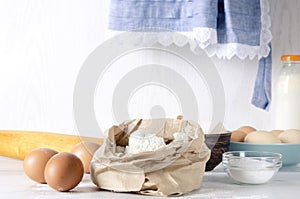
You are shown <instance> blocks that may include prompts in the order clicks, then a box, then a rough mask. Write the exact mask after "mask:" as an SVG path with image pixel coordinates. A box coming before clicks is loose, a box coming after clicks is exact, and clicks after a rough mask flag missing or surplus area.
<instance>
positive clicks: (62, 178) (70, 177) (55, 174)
mask: <svg viewBox="0 0 300 199" xmlns="http://www.w3.org/2000/svg"><path fill="white" fill-rule="evenodd" d="M82 177H83V165H82V163H81V160H80V159H79V158H78V157H77V156H76V155H74V154H72V153H68V152H63V153H58V154H56V155H54V156H53V157H52V158H51V159H50V160H49V161H48V163H47V165H46V168H45V179H46V182H47V183H48V185H49V186H50V187H52V188H53V189H55V190H57V191H69V190H71V189H73V188H74V187H76V186H77V185H78V184H79V183H80V181H81V180H82Z"/></svg>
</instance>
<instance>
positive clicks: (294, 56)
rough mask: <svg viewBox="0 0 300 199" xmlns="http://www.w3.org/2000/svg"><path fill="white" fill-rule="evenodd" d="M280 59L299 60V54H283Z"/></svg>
mask: <svg viewBox="0 0 300 199" xmlns="http://www.w3.org/2000/svg"><path fill="white" fill-rule="evenodd" d="M281 61H300V55H283V56H282V57H281Z"/></svg>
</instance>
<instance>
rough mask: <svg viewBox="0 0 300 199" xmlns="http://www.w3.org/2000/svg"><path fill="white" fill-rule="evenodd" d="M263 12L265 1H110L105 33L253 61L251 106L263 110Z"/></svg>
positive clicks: (267, 95) (266, 47) (267, 53)
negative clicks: (136, 36) (133, 35)
mask: <svg viewBox="0 0 300 199" xmlns="http://www.w3.org/2000/svg"><path fill="white" fill-rule="evenodd" d="M268 12H269V4H268V0H111V7H110V16H109V29H110V30H112V31H113V32H114V33H120V32H123V31H137V32H142V33H143V36H145V35H146V37H145V38H147V40H148V42H151V43H156V42H158V43H160V44H162V45H164V46H167V45H170V44H172V43H175V44H176V45H178V46H183V45H186V44H187V43H190V47H191V50H192V51H195V52H197V51H198V50H199V49H203V50H204V51H205V52H206V53H207V55H208V56H217V57H218V58H227V59H231V58H232V57H233V56H237V57H238V58H240V59H246V58H249V59H253V58H255V57H257V58H258V59H259V60H260V61H259V69H258V73H257V77H256V82H255V88H254V93H253V98H252V104H254V105H255V106H257V107H260V108H262V109H268V108H269V104H270V101H271V73H272V72H271V71H272V70H271V69H272V59H271V48H270V42H271V39H272V34H271V31H270V26H271V21H270V17H269V14H268ZM157 30H161V31H157ZM164 30H168V31H164ZM172 31H173V32H180V33H181V34H182V35H184V36H183V37H178V34H172ZM147 35H148V36H147ZM149 40H150V41H149ZM191 41H192V42H191Z"/></svg>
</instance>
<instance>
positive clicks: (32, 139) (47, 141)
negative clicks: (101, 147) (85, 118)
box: [0, 130, 103, 160]
mask: <svg viewBox="0 0 300 199" xmlns="http://www.w3.org/2000/svg"><path fill="white" fill-rule="evenodd" d="M81 141H91V142H96V143H98V144H102V143H103V139H100V138H92V137H81V136H76V135H66V134H59V133H49V132H32V131H13V130H0V156H6V157H11V158H17V159H22V160H23V159H24V157H25V156H26V154H27V153H29V152H30V151H32V150H34V149H36V148H51V149H54V150H56V151H58V152H70V151H71V150H72V148H73V147H74V145H76V144H77V143H79V142H81Z"/></svg>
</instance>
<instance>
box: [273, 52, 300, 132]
mask: <svg viewBox="0 0 300 199" xmlns="http://www.w3.org/2000/svg"><path fill="white" fill-rule="evenodd" d="M281 60H282V63H283V67H282V69H281V72H280V74H279V77H278V79H277V82H276V86H275V99H274V103H275V118H276V122H275V126H276V129H282V130H285V129H300V55H283V56H282V57H281Z"/></svg>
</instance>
